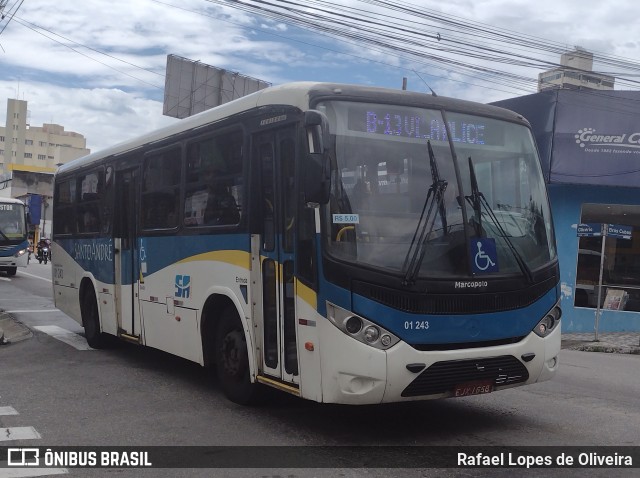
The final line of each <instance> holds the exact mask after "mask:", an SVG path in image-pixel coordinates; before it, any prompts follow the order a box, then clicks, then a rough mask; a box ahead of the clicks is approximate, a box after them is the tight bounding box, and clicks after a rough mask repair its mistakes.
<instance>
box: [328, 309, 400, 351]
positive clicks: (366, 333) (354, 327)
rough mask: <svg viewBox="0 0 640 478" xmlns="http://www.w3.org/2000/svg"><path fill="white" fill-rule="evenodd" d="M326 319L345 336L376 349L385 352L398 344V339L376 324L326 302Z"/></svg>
mask: <svg viewBox="0 0 640 478" xmlns="http://www.w3.org/2000/svg"><path fill="white" fill-rule="evenodd" d="M327 317H328V318H329V320H330V321H331V323H332V324H333V325H335V326H336V327H338V328H339V329H340V330H341V331H342V332H344V333H345V334H346V335H348V336H350V337H353V338H354V339H356V340H357V341H359V342H362V343H363V344H367V345H370V346H372V347H375V348H377V349H380V350H387V349H389V348H391V347H393V346H394V345H395V344H397V343H398V342H400V339H399V338H398V337H396V336H395V335H393V334H392V333H391V332H389V331H387V330H386V329H384V328H383V327H380V326H379V325H378V324H374V323H373V322H371V321H370V320H367V319H365V318H364V317H360V316H359V315H356V314H354V313H353V312H350V311H348V310H345V309H343V308H342V307H338V306H337V305H333V304H331V303H330V302H327Z"/></svg>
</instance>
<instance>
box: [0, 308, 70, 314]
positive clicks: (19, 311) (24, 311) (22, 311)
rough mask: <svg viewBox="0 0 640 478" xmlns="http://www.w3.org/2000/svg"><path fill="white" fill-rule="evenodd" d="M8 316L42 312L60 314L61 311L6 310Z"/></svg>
mask: <svg viewBox="0 0 640 478" xmlns="http://www.w3.org/2000/svg"><path fill="white" fill-rule="evenodd" d="M5 312H6V313H7V314H39V313H42V312H60V309H33V310H26V309H22V310H5Z"/></svg>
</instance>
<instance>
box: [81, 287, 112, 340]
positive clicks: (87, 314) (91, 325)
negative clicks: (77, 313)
mask: <svg viewBox="0 0 640 478" xmlns="http://www.w3.org/2000/svg"><path fill="white" fill-rule="evenodd" d="M82 325H83V327H84V337H85V339H87V343H88V344H89V347H92V348H94V349H101V348H104V347H105V346H106V342H107V337H106V335H105V334H103V333H102V332H101V331H100V316H99V314H98V301H97V300H96V295H95V293H94V292H93V291H92V290H88V291H86V292H85V293H84V295H83V296H82Z"/></svg>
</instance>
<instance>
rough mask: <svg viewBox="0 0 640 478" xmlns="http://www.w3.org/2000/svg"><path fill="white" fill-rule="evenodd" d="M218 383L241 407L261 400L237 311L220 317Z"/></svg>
mask: <svg viewBox="0 0 640 478" xmlns="http://www.w3.org/2000/svg"><path fill="white" fill-rule="evenodd" d="M215 357H216V372H217V375H218V383H219V384H220V388H221V389H222V391H223V392H224V394H225V396H226V397H227V398H228V399H229V400H231V401H232V402H235V403H238V404H240V405H255V404H257V403H258V402H259V401H260V398H261V393H260V392H261V390H260V388H261V387H260V385H259V384H257V383H251V378H250V376H249V372H250V368H249V352H248V350H247V341H246V337H245V335H244V330H243V329H242V323H241V322H240V319H239V318H238V314H237V313H236V310H235V308H233V307H227V308H226V309H225V310H224V311H223V312H222V314H221V315H220V318H219V321H218V328H217V333H216V344H215Z"/></svg>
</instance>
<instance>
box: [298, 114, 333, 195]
mask: <svg viewBox="0 0 640 478" xmlns="http://www.w3.org/2000/svg"><path fill="white" fill-rule="evenodd" d="M304 126H305V130H306V134H307V154H306V158H305V159H306V161H304V164H302V169H303V171H304V172H303V186H304V198H305V202H307V203H317V204H326V203H327V202H329V194H330V192H331V154H330V152H331V149H332V148H331V134H330V132H329V120H328V119H327V117H326V116H325V115H324V113H321V112H320V111H316V110H309V111H306V112H305V114H304Z"/></svg>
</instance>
